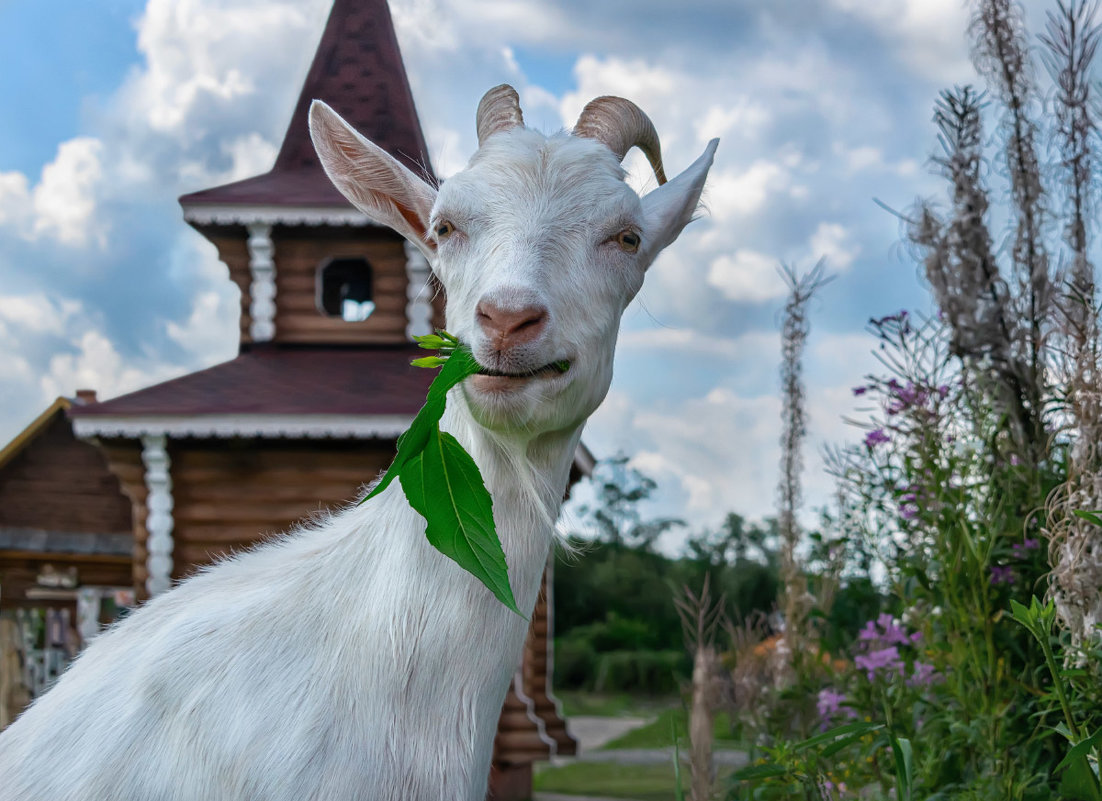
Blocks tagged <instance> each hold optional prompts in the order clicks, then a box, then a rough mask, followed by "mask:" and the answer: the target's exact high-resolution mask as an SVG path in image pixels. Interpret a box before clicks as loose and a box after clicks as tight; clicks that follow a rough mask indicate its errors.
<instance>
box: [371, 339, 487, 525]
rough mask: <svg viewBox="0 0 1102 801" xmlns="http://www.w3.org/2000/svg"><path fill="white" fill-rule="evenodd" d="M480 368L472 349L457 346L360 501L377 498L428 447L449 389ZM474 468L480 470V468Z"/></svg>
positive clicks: (442, 413)
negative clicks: (390, 459) (386, 464)
mask: <svg viewBox="0 0 1102 801" xmlns="http://www.w3.org/2000/svg"><path fill="white" fill-rule="evenodd" d="M430 358H432V357H430ZM480 369H481V368H480V366H479V364H478V362H477V361H475V358H474V356H472V355H471V351H470V350H469V349H468V348H466V347H461V348H459V349H458V350H456V351H455V353H454V354H452V356H451V357H449V358H448V360H447V361H446V362H444V366H443V367H442V368H441V369H440V372H439V373H437V374H436V378H434V379H433V380H432V385H431V386H429V392H428V396H427V397H426V398H425V405H424V406H422V407H421V411H419V412H418V413H417V416H416V417H415V418H414V419H413V423H412V424H410V427H409V430H408V431H406V433H404V434H402V436H400V437H398V453H397V455H395V457H394V461H393V462H391V463H390V467H388V468H387V469H386V473H384V474H383V477H382V479H381V480H380V481H379V483H378V484H376V485H375V488H374V489H372V490H371V492H369V493H368V494H367V496H366V497H365V498H364V499H363V501H360V503H363V502H364V501H368V500H370V499H372V498H374V497H375V496H376V495H378V494H379V493H380V492H382V491H383V490H385V489H386V488H387V487H388V486H390V482H392V481H393V480H394V479H395V478H397V477H398V475H399V473H401V471H402V467H403V465H405V464H406V463H407V462H409V461H410V460H411V459H413V458H414V457H416V456H418V455H419V454H420V453H421V451H423V450H424V449H425V445H426V444H427V443H428V441H429V435H430V434H431V433H432V432H433V431H435V430H436V428H437V424H438V423H439V422H440V418H441V417H443V415H444V404H445V403H446V401H447V397H448V390H450V389H451V388H452V387H454V386H455V385H456V384H459V383H460V382H462V381H463V380H464V379H465V378H467V377H468V376H472V375H474V374H475V373H477V372H478V371H479V370H480ZM475 469H476V470H477V468H475ZM480 480H481V479H480Z"/></svg>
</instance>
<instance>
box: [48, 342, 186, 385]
mask: <svg viewBox="0 0 1102 801" xmlns="http://www.w3.org/2000/svg"><path fill="white" fill-rule="evenodd" d="M73 344H74V345H75V347H76V353H58V354H55V355H54V356H53V357H52V358H51V359H50V363H49V368H48V371H47V372H46V374H45V375H43V376H42V378H41V379H40V382H39V383H40V386H41V388H42V394H43V396H44V397H45V398H54V397H57V396H58V395H72V394H73V393H74V392H76V390H78V389H94V390H96V391H97V393H98V394H99V396H100V398H105V397H112V396H115V395H120V394H122V393H124V392H132V391H133V390H136V389H141V388H142V387H146V386H149V385H150V384H155V383H157V382H158V381H162V380H164V379H166V378H170V377H171V376H173V375H178V374H179V373H181V372H183V371H182V370H181V369H180V368H179V367H178V366H175V365H167V364H155V365H153V366H151V367H149V368H146V369H143V368H140V367H137V366H135V365H133V364H127V363H126V362H124V361H123V358H122V356H120V355H119V352H118V351H117V350H116V349H115V346H114V344H113V343H112V342H111V341H110V340H109V339H108V338H107V337H106V336H104V335H103V334H102V333H101V332H100V331H98V330H95V329H91V330H86V331H85V332H84V333H83V334H81V335H80V336H79V338H78V339H77V340H76V341H75V342H74V343H73Z"/></svg>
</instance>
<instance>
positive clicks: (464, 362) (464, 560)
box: [361, 331, 524, 617]
mask: <svg viewBox="0 0 1102 801" xmlns="http://www.w3.org/2000/svg"><path fill="white" fill-rule="evenodd" d="M414 339H415V340H417V344H418V345H419V346H420V347H422V348H425V349H426V350H435V351H437V352H438V354H439V355H436V356H424V357H422V358H420V359H414V360H413V362H412V364H413V366H415V367H425V368H429V369H435V368H438V367H439V368H440V372H439V373H437V375H436V378H434V379H433V381H432V384H431V385H430V386H429V391H428V396H427V397H426V398H425V405H424V406H422V407H421V410H420V411H419V412H417V416H416V417H415V418H414V419H413V423H412V424H411V425H410V427H409V429H408V430H407V431H406V432H405V433H404V434H402V436H400V437H398V452H397V454H396V455H395V457H394V461H393V462H391V464H390V467H388V468H387V470H386V473H384V474H383V477H382V478H381V479H380V480H379V483H378V484H376V485H375V487H374V489H372V490H371V492H369V493H368V494H367V496H366V497H365V498H364V499H363V501H361V503H364V502H366V501H369V500H371V499H372V498H374V497H375V496H376V495H378V494H379V493H381V492H382V491H383V490H385V489H386V488H387V487H388V486H390V484H391V482H392V481H394V479H395V478H397V479H398V480H399V483H400V484H401V485H402V491H403V492H405V495H406V500H407V501H409V505H410V506H411V507H412V508H413V510H414V511H416V512H417V513H418V514H420V515H421V516H422V517H424V518H425V522H426V524H427V526H426V528H425V536H426V538H427V539H428V541H429V543H430V544H431V545H432V546H433V547H434V548H436V550H438V551H440V553H442V554H444V556H446V557H448V558H449V559H452V560H454V561H455V562H456V563H457V564H458V565H459V566H460V567H462V568H463V569H464V570H466V571H467V572H468V573H470V574H471V575H473V576H474V577H475V578H477V579H478V580H479V581H481V582H482V583H483V584H485V585H486V588H487V589H489V590H490V592H492V593H493V594H494V597H496V598H497V599H498V600H499V601H501V602H502V603H503V604H505V606H507V607H508V608H509V609H511V610H512V611H514V612H516V613H517V614H518V615H520V616H521V617H524V615H523V614H521V612H520V610H519V609H518V608H517V602H516V599H515V598H514V597H513V589H512V586H511V585H510V584H509V566H508V565H507V564H506V562H505V552H504V551H503V550H502V547H501V540H500V539H499V538H498V536H497V526H496V525H495V524H494V511H493V498H491V497H490V493H489V491H488V490H487V489H486V484H485V482H484V481H483V480H482V473H481V471H479V469H478V465H477V464H475V461H474V459H473V458H471V455H470V454H469V453H467V451H466V450H465V449H464V447H463V446H462V445H461V444H459V441H458V440H457V439H456V438H455V437H453V436H452V435H451V434H449V433H447V432H446V431H441V430H440V418H441V417H443V415H444V407H445V405H446V403H447V395H448V391H449V390H450V389H452V387H455V386H457V385H458V384H460V383H462V382H463V380H464V379H466V378H467V377H469V376H472V375H474V374H475V373H477V372H479V370H481V366H480V365H479V364H478V362H477V361H476V360H475V358H474V356H473V354H472V353H471V350H470V348H468V347H467V346H466V345H463V344H462V343H461V342H460V341H459V340H458V339H456V338H455V337H454V336H452V335H451V334H449V333H448V332H447V331H437V332H436V334H435V335H429V336H423V337H414Z"/></svg>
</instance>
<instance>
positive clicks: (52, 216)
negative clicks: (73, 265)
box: [0, 136, 106, 248]
mask: <svg viewBox="0 0 1102 801" xmlns="http://www.w3.org/2000/svg"><path fill="white" fill-rule="evenodd" d="M102 153H103V143H102V142H101V141H100V140H99V139H96V138H93V137H88V136H79V137H76V138H74V139H69V140H68V141H65V142H62V143H61V144H60V145H59V146H58V148H57V155H56V156H55V157H54V160H53V161H51V162H50V163H48V164H47V165H46V166H45V167H43V168H42V177H41V178H40V179H39V182H38V183H37V184H35V185H34V186H33V187H31V186H30V182H29V180H28V179H27V176H26V175H24V174H23V173H21V172H14V171H13V172H5V173H0V226H3V227H6V228H8V229H9V230H11V231H12V232H13V233H14V234H15V235H16V236H18V237H20V238H22V239H25V240H28V241H35V240H38V239H42V238H48V239H52V240H55V241H58V242H60V243H62V244H64V245H67V246H69V247H74V248H79V247H82V246H84V245H87V244H89V243H92V242H94V243H96V244H98V245H99V246H101V247H102V245H103V243H104V241H105V238H106V230H105V226H104V222H103V220H101V219H97V218H96V209H97V199H98V196H99V194H100V192H101V188H102V184H103V164H102Z"/></svg>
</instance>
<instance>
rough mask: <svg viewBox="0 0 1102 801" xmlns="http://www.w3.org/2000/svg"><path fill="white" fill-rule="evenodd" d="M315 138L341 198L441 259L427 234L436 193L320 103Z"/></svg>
mask: <svg viewBox="0 0 1102 801" xmlns="http://www.w3.org/2000/svg"><path fill="white" fill-rule="evenodd" d="M310 138H311V139H312V140H313V141H314V149H315V150H317V152H318V157H319V158H320V159H321V165H322V166H323V167H324V168H325V173H326V175H328V176H329V180H331V181H332V182H333V185H334V186H336V187H337V189H339V190H340V192H341V194H342V195H344V196H345V197H346V198H348V200H349V201H350V202H351V203H352V205H353V206H355V207H356V208H358V209H359V210H360V211H362V212H363V213H364V214H366V215H367V216H368V217H370V218H371V219H372V220H374V221H375V222H378V223H382V224H383V225H387V226H389V227H391V228H393V229H394V230H395V231H397V232H398V233H400V234H401V235H402V236H404V237H405V238H406V239H408V240H409V241H410V242H412V243H413V244H415V245H416V246H417V247H418V248H420V249H421V251H422V252H423V253H424V254H425V256H426V257H428V259H429V261H430V262H431V261H432V260H433V256H434V255H435V254H434V252H433V245H432V244H431V243H430V242H429V241H428V240H427V239H426V238H425V235H426V233H427V232H428V226H429V216H430V214H431V213H432V204H433V203H434V202H435V201H436V190H435V189H434V188H433V187H431V186H429V185H428V184H427V183H425V182H424V181H422V180H421V179H420V178H418V177H417V176H416V175H414V174H413V173H412V172H410V171H409V170H408V169H406V168H405V167H404V166H402V165H401V164H400V163H398V161H397V160H396V159H395V158H394V157H393V156H391V155H390V154H389V153H387V152H386V151H384V150H383V149H382V148H380V147H379V146H378V145H376V144H375V143H374V142H371V141H370V140H368V139H365V138H364V137H363V136H361V135H360V134H359V133H358V132H357V131H356V130H355V129H354V128H353V127H352V126H351V125H349V124H348V123H347V122H345V121H344V120H343V119H341V117H340V115H339V114H337V112H335V111H333V109H331V108H329V106H327V105H326V104H325V103H323V102H321V101H320V100H315V101H314V102H313V103H311V104H310Z"/></svg>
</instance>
